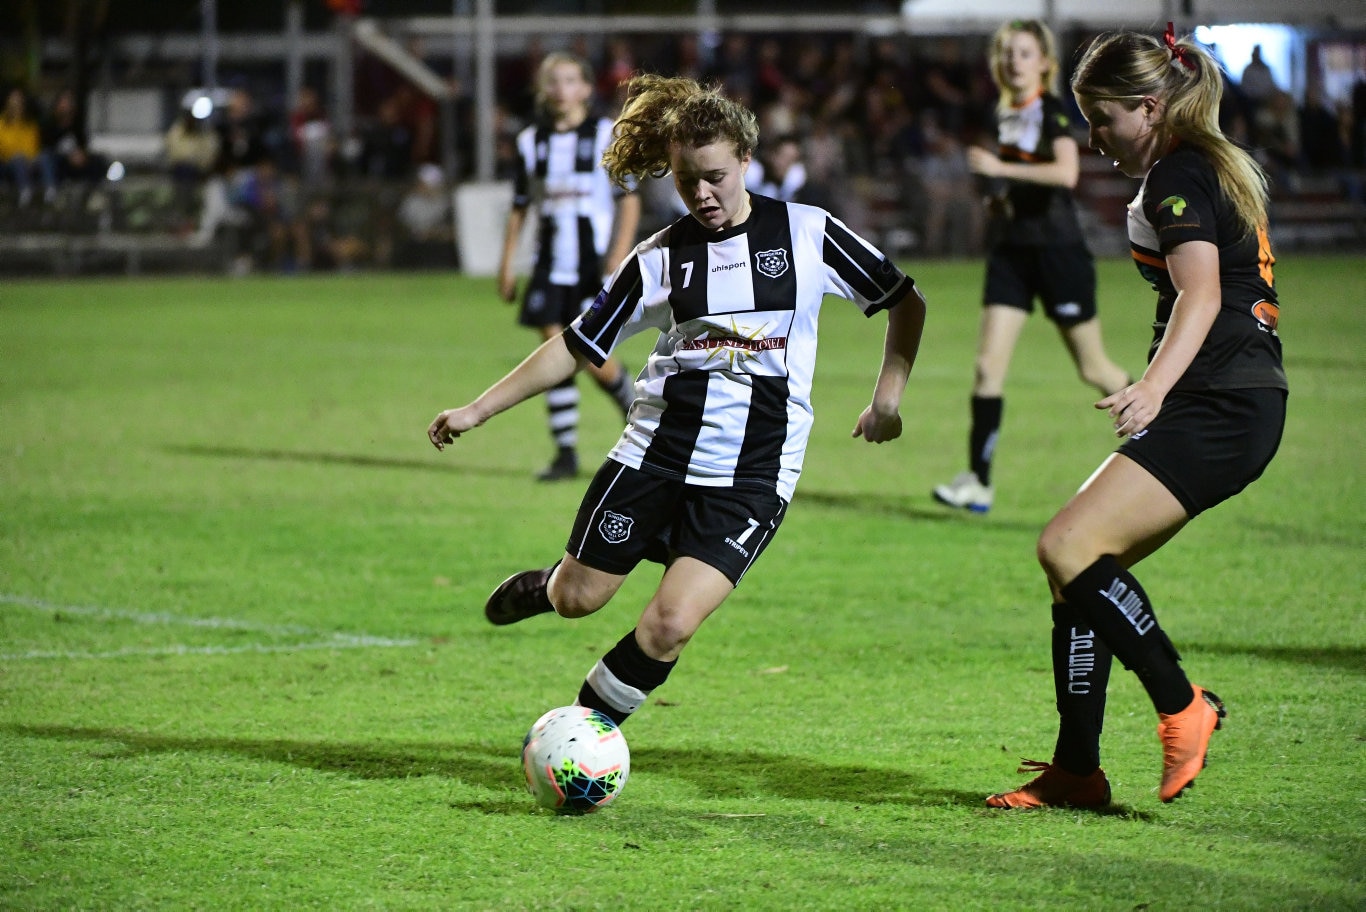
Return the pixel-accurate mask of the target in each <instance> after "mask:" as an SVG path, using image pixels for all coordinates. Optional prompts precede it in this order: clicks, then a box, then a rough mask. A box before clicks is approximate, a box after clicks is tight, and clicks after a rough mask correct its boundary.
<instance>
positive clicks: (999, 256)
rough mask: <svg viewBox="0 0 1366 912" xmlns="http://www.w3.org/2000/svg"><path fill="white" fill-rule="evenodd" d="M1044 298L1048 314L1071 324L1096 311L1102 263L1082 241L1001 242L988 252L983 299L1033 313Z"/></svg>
mask: <svg viewBox="0 0 1366 912" xmlns="http://www.w3.org/2000/svg"><path fill="white" fill-rule="evenodd" d="M1035 298H1038V299H1039V300H1040V301H1042V302H1043V309H1044V313H1046V314H1047V315H1048V319H1050V320H1052V321H1053V322H1054V323H1056V324H1058V325H1059V326H1061V327H1063V328H1066V327H1069V326H1076V325H1077V324H1078V323H1085V322H1086V321H1087V320H1090V319H1091V318H1093V317H1094V316H1095V315H1096V262H1095V260H1093V259H1092V258H1091V251H1089V250H1087V249H1086V247H1085V245H1082V244H1068V245H1065V246H1062V247H1057V246H1053V247H1010V246H1003V247H996V248H994V249H993V250H992V251H991V253H990V255H988V257H987V277H986V287H985V289H983V293H982V304H983V305H986V304H1004V305H1006V306H1007V307H1018V308H1019V309H1020V310H1023V311H1025V312H1026V313H1033V311H1034V299H1035Z"/></svg>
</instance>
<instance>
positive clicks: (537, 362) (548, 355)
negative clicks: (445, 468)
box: [427, 336, 585, 450]
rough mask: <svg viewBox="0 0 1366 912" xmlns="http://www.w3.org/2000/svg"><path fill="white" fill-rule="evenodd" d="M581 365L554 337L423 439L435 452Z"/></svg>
mask: <svg viewBox="0 0 1366 912" xmlns="http://www.w3.org/2000/svg"><path fill="white" fill-rule="evenodd" d="M584 363H585V361H584V358H583V356H582V355H578V354H575V353H574V352H572V351H570V350H569V346H568V345H567V344H565V341H564V336H555V337H554V338H551V339H547V340H546V341H545V342H543V343H541V345H540V347H539V348H537V349H536V350H535V351H534V352H532V353H531V354H530V355H527V358H526V360H525V361H523V362H522V363H521V364H519V365H517V366H516V367H514V368H513V369H512V370H511V371H510V372H509V373H508V374H507V376H505V377H504V378H503V379H501V380H499V381H498V382H497V383H495V384H493V386H490V387H489V388H488V389H486V390H484V392H483V393H481V394H480V396H479V398H477V399H475V400H474V401H473V402H471V403H469V404H468V405H464V406H461V407H460V408H453V409H447V410H446V411H444V412H442V413H441V414H440V415H437V416H436V420H435V421H433V422H432V423H431V426H430V427H428V428H427V439H429V440H431V442H432V446H434V447H436V448H437V449H438V450H442V449H445V448H446V444H448V443H450V442H451V441H453V440H455V438H457V437H459V436H460V435H461V434H463V433H465V432H466V431H469V430H473V429H474V428H477V427H479V425H481V424H483V423H484V422H485V421H488V420H489V419H490V418H492V417H493V416H494V415H497V414H498V413H499V412H504V411H507V410H508V409H510V408H512V407H513V406H514V405H516V404H517V403H519V402H521V401H522V400H524V399H530V398H531V397H532V396H535V395H536V394H537V393H543V392H545V391H546V390H548V389H550V388H551V387H552V386H554V385H556V384H557V383H560V382H561V381H563V380H565V379H567V378H569V377H572V376H574V372H575V371H577V370H578V369H579V368H580V367H582V366H583V364H584Z"/></svg>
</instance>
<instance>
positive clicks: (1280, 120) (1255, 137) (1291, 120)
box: [1252, 89, 1300, 188]
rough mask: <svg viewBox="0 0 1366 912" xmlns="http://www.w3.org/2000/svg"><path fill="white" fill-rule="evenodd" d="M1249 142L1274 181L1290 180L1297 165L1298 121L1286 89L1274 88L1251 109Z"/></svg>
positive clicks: (1284, 183) (1298, 148) (1292, 102)
mask: <svg viewBox="0 0 1366 912" xmlns="http://www.w3.org/2000/svg"><path fill="white" fill-rule="evenodd" d="M1252 146H1253V150H1254V151H1253V154H1254V155H1255V156H1256V158H1257V160H1258V162H1259V163H1260V164H1261V166H1262V168H1263V169H1265V171H1266V173H1267V176H1269V177H1270V178H1271V180H1272V182H1273V184H1276V185H1279V186H1280V187H1281V188H1285V187H1287V186H1289V185H1291V184H1293V182H1294V180H1295V176H1296V171H1297V169H1298V168H1299V165H1300V121H1299V115H1298V114H1297V113H1296V112H1295V100H1294V99H1293V98H1291V97H1290V93H1289V92H1282V91H1281V90H1280V89H1273V90H1272V92H1271V93H1270V94H1269V95H1267V97H1266V99H1265V100H1264V101H1263V102H1262V104H1260V105H1259V106H1258V107H1257V109H1256V110H1255V111H1254V112H1253V115H1252Z"/></svg>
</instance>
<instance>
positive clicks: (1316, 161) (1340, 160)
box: [1299, 80, 1349, 172]
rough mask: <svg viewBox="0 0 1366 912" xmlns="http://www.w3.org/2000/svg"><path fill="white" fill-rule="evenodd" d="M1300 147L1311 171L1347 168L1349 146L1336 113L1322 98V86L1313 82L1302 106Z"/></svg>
mask: <svg viewBox="0 0 1366 912" xmlns="http://www.w3.org/2000/svg"><path fill="white" fill-rule="evenodd" d="M1299 121H1300V149H1301V154H1302V157H1303V160H1304V163H1305V165H1307V166H1308V167H1309V169H1310V170H1312V171H1319V172H1334V171H1337V170H1338V169H1340V168H1345V167H1347V161H1348V154H1349V153H1348V148H1347V143H1346V142H1345V141H1344V136H1343V130H1342V125H1341V123H1340V122H1339V120H1338V115H1337V113H1336V112H1335V111H1334V110H1333V108H1332V107H1331V106H1330V105H1329V104H1328V102H1327V101H1326V100H1325V99H1324V97H1323V86H1322V84H1321V83H1319V82H1318V81H1317V80H1314V81H1311V82H1310V83H1309V85H1308V86H1307V87H1306V88H1305V90H1304V107H1302V108H1301V109H1300V114H1299Z"/></svg>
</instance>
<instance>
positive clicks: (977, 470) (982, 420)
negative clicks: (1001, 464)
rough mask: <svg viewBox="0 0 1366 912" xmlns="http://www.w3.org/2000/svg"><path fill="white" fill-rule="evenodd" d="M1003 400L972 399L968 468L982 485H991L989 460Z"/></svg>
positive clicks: (977, 397) (985, 397)
mask: <svg viewBox="0 0 1366 912" xmlns="http://www.w3.org/2000/svg"><path fill="white" fill-rule="evenodd" d="M1004 411H1005V400H1004V399H1003V398H1001V397H1000V396H973V397H972V430H971V431H969V433H968V468H970V469H972V473H973V474H974V475H976V476H977V480H978V481H980V482H981V483H982V484H984V485H989V484H991V458H992V456H994V455H995V453H996V438H997V437H998V436H1000V433H1001V415H1002V413H1003V412H1004Z"/></svg>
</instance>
